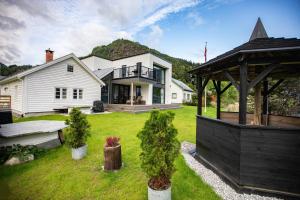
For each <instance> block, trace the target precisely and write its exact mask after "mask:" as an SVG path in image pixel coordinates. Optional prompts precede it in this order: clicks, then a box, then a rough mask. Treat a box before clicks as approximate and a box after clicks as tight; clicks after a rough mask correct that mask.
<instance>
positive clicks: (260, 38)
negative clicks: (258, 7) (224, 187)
mask: <svg viewBox="0 0 300 200" xmlns="http://www.w3.org/2000/svg"><path fill="white" fill-rule="evenodd" d="M191 73H193V74H196V76H197V89H198V110H197V130H196V158H197V159H198V160H199V161H200V162H201V163H203V164H205V165H206V166H208V167H210V168H211V169H212V170H214V171H215V172H216V173H218V174H219V175H220V176H221V177H223V178H224V179H226V180H227V181H229V182H230V183H231V184H232V185H233V186H234V187H235V188H236V189H238V190H241V191H243V190H245V191H253V190H255V191H262V192H267V193H276V194H283V195H288V196H298V197H300V118H299V117H288V116H275V115H270V114H269V113H268V96H269V95H270V94H271V93H272V92H273V91H274V90H275V89H276V87H277V86H279V85H280V84H281V83H282V82H283V81H284V79H287V78H289V77H300V39H296V38H290V39H286V38H272V37H268V35H267V33H266V31H265V28H264V26H263V24H262V22H261V20H260V19H259V18H258V21H257V23H256V25H255V28H254V30H253V32H252V35H251V37H250V40H249V41H248V42H246V43H245V44H242V45H240V46H238V47H236V48H234V49H233V50H231V51H228V52H226V53H224V54H222V55H220V56H218V57H216V58H214V59H211V60H209V61H208V62H206V63H204V64H201V65H200V66H198V67H195V68H194V69H193V70H192V71H191ZM209 80H212V81H213V83H214V87H215V89H216V93H217V114H216V119H211V118H206V117H204V116H202V93H203V90H204V88H205V86H206V84H207V83H208V81H209ZM270 80H272V83H274V81H277V82H276V83H275V84H273V85H271V82H270ZM222 81H227V82H228V83H229V84H228V85H227V86H226V87H224V88H221V82H222ZM232 86H233V87H235V88H236V89H237V91H238V92H239V112H238V113H229V112H221V97H222V94H223V93H224V92H225V91H226V90H227V89H228V88H229V87H232ZM299 87H300V86H299ZM251 89H253V90H254V94H255V95H254V96H255V97H254V99H255V100H254V102H255V109H254V114H249V113H247V96H248V95H249V91H250V90H251Z"/></svg>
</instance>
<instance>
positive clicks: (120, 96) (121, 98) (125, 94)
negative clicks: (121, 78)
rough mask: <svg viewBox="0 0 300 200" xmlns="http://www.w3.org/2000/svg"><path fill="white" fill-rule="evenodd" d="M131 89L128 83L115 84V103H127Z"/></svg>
mask: <svg viewBox="0 0 300 200" xmlns="http://www.w3.org/2000/svg"><path fill="white" fill-rule="evenodd" d="M129 91H130V87H129V86H128V85H118V84H113V103H116V104H126V101H127V100H128V99H129Z"/></svg>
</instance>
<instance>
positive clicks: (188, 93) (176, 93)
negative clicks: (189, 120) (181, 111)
mask: <svg viewBox="0 0 300 200" xmlns="http://www.w3.org/2000/svg"><path fill="white" fill-rule="evenodd" d="M171 91H172V103H184V102H191V101H192V94H193V92H194V91H193V90H192V89H191V88H190V87H189V86H187V85H186V84H185V83H183V82H182V81H180V80H177V79H175V78H172V85H171Z"/></svg>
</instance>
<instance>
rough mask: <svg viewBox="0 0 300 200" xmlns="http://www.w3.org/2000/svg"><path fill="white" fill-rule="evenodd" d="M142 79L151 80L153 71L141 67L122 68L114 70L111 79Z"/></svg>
mask: <svg viewBox="0 0 300 200" xmlns="http://www.w3.org/2000/svg"><path fill="white" fill-rule="evenodd" d="M134 77H142V78H147V79H151V80H154V79H153V69H151V68H148V67H144V66H141V65H134V66H123V67H121V68H117V69H114V72H113V79H121V78H134Z"/></svg>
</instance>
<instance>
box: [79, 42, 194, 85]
mask: <svg viewBox="0 0 300 200" xmlns="http://www.w3.org/2000/svg"><path fill="white" fill-rule="evenodd" d="M148 52H149V53H152V54H154V55H156V56H158V57H160V58H162V59H164V60H166V61H168V62H170V63H172V65H173V78H175V79H179V80H181V81H183V82H184V83H187V84H188V85H189V86H191V87H192V88H194V86H193V85H192V84H191V77H190V74H189V73H188V71H189V70H191V69H192V68H193V67H194V66H196V65H197V64H198V63H193V62H191V61H187V60H184V59H181V58H174V57H171V56H169V55H167V54H163V53H161V52H159V51H157V50H155V49H151V48H149V47H147V46H145V45H142V44H140V43H138V42H133V41H130V40H125V39H118V40H115V41H113V42H112V43H110V44H108V45H102V46H97V47H95V48H94V49H93V50H92V53H91V54H89V55H88V56H91V55H95V56H99V57H102V58H106V59H109V60H116V59H120V58H124V57H129V56H134V55H139V54H143V53H148ZM83 58H84V57H83Z"/></svg>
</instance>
